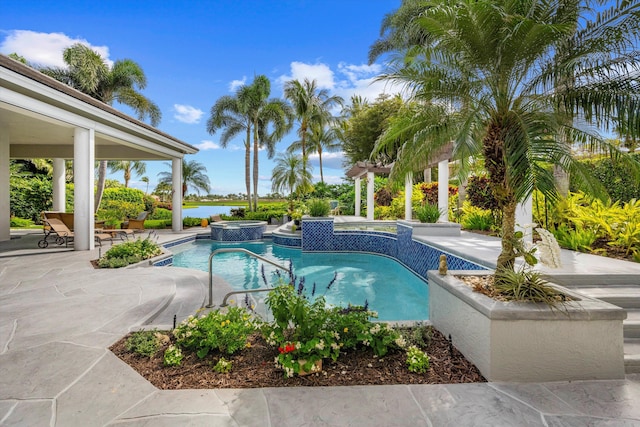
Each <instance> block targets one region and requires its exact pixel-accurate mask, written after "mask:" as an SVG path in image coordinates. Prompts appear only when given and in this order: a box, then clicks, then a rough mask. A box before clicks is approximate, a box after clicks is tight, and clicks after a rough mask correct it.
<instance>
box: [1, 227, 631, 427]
mask: <svg viewBox="0 0 640 427" xmlns="http://www.w3.org/2000/svg"><path fill="white" fill-rule="evenodd" d="M197 232H201V229H195V230H193V231H189V230H187V231H185V232H181V233H174V232H171V231H168V232H165V233H161V234H160V240H161V241H169V240H174V239H177V238H179V237H184V236H187V235H189V234H193V233H197ZM39 237H40V236H32V235H25V236H21V237H20V238H19V239H15V240H12V241H10V242H3V243H0V425H19V426H23V425H29V426H41V425H43V426H44V425H51V426H54V425H59V426H102V425H124V426H151V425H153V426H164V425H167V426H169V425H171V426H174V425H191V426H200V425H202V426H205V425H207V426H211V425H216V426H302V425H305V426H347V425H349V426H409V425H410V426H442V425H451V426H470V425H478V426H515V425H528V426H538V425H539V426H582V425H601V426H604V425H616V426H640V405H639V404H638V402H640V375H637V374H633V375H627V377H626V379H625V380H619V381H575V382H556V383H542V384H531V383H528V384H507V383H482V384H452V385H411V386H407V385H396V386H357V387H326V388H312V387H309V388H265V389H242V390H229V389H218V390H182V391H165V390H158V389H157V388H155V387H154V386H152V385H151V384H149V383H148V382H147V381H146V380H144V379H143V378H141V377H140V376H139V375H138V374H137V373H136V372H134V371H133V370H132V369H131V368H130V367H129V366H128V365H126V364H125V363H123V362H122V361H120V360H119V359H118V358H117V357H115V356H114V355H113V354H112V353H111V352H110V351H109V350H108V347H109V346H110V345H111V344H112V343H113V342H115V341H116V340H118V339H119V338H120V337H122V336H123V335H124V334H126V333H127V332H129V331H130V330H135V329H137V328H139V327H140V326H141V325H143V324H145V323H146V322H148V321H149V320H150V319H152V318H154V317H156V316H162V313H163V311H167V310H166V308H167V307H169V306H171V305H172V304H175V302H176V301H178V300H179V301H181V306H180V308H179V309H180V310H182V312H184V313H187V312H189V311H190V310H192V309H193V310H194V309H195V308H197V307H198V306H199V305H201V304H202V302H203V301H204V298H205V293H206V292H205V284H206V283H207V274H206V273H203V272H195V271H191V270H186V269H180V268H171V269H166V268H129V269H120V270H95V269H93V268H92V267H91V265H90V263H89V261H90V260H92V259H96V258H97V257H98V250H97V249H96V250H94V251H78V252H74V251H72V250H65V249H64V248H62V249H60V248H56V247H50V248H48V249H37V246H36V245H35V243H34V242H35V241H37V239H38V238H39ZM433 243H434V244H437V245H441V246H442V247H446V248H448V249H449V250H451V251H452V252H453V251H456V250H458V249H457V248H463V249H462V251H463V252H464V253H473V254H474V256H476V257H480V258H485V257H486V259H495V258H492V257H493V255H494V252H495V250H496V247H495V244H496V243H495V239H489V238H484V237H477V235H467V234H466V233H464V234H463V236H461V237H460V238H456V239H452V240H447V239H444V238H438V241H437V242H433ZM581 255H583V254H575V256H573V255H572V254H563V260H564V259H565V257H569V256H571V257H570V259H569V258H567V261H571V262H570V263H569V262H568V263H567V264H566V267H565V270H563V271H565V273H566V274H565V275H566V277H567V278H568V280H569V279H571V278H572V277H574V278H575V277H577V276H578V275H582V276H584V275H589V274H594V275H596V276H599V277H598V281H600V282H602V280H601V279H603V278H605V277H609V276H611V273H612V270H613V272H616V271H617V272H619V273H620V274H621V275H626V279H625V280H628V279H629V278H635V277H636V276H637V275H638V274H640V268H639V267H638V266H637V265H636V264H632V263H625V264H620V263H618V262H612V260H606V259H601V261H600V262H598V263H596V262H595V260H594V258H593V257H591V256H587V257H583V256H581ZM621 263H622V261H621ZM215 289H216V294H215V295H214V297H215V298H216V300H217V301H219V300H220V299H221V296H222V294H224V292H225V291H226V289H225V288H224V284H222V283H217V285H216V286H215ZM185 301H190V302H189V303H185ZM171 307H172V310H171V312H175V311H176V307H175V306H171ZM156 320H158V318H157V317H156Z"/></svg>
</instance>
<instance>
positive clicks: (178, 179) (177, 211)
mask: <svg viewBox="0 0 640 427" xmlns="http://www.w3.org/2000/svg"><path fill="white" fill-rule="evenodd" d="M171 177H172V184H173V197H172V200H171V204H172V205H173V208H172V209H173V210H172V215H171V229H172V230H173V231H182V159H181V158H179V157H174V158H173V159H172V160H171Z"/></svg>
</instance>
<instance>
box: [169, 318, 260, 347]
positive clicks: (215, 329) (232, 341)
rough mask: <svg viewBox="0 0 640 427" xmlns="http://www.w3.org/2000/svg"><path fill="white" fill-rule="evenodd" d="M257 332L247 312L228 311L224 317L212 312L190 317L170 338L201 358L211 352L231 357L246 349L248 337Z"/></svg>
mask: <svg viewBox="0 0 640 427" xmlns="http://www.w3.org/2000/svg"><path fill="white" fill-rule="evenodd" d="M257 328H258V322H257V321H256V320H255V319H254V318H252V316H251V315H250V313H249V312H248V311H247V309H245V308H242V307H230V308H229V309H228V310H227V312H226V313H222V312H221V311H220V310H215V311H211V312H210V313H209V314H207V315H203V316H200V317H196V316H189V317H188V318H187V319H185V320H184V321H182V323H180V325H178V327H176V328H175V329H174V330H173V335H174V336H175V338H176V342H177V344H178V345H180V346H182V347H184V348H188V349H191V350H195V351H196V354H197V355H198V357H200V358H203V357H205V356H206V355H207V354H209V352H210V351H212V350H218V351H220V352H225V353H227V354H233V353H235V352H236V351H239V350H241V349H243V348H245V347H247V343H248V342H249V341H248V338H249V335H251V334H252V333H254V332H255V331H256V330H257Z"/></svg>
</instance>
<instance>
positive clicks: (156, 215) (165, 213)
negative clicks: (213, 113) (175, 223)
mask: <svg viewBox="0 0 640 427" xmlns="http://www.w3.org/2000/svg"><path fill="white" fill-rule="evenodd" d="M172 215H173V212H172V211H170V210H169V209H165V208H156V210H155V211H154V212H153V213H152V214H149V216H148V217H147V218H148V219H147V220H152V219H171V218H172Z"/></svg>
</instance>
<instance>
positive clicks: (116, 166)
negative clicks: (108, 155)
mask: <svg viewBox="0 0 640 427" xmlns="http://www.w3.org/2000/svg"><path fill="white" fill-rule="evenodd" d="M107 165H108V166H109V168H110V169H111V172H119V171H122V172H124V187H125V188H128V187H129V181H130V180H131V173H132V172H133V173H135V174H136V175H142V174H143V173H145V172H146V171H147V165H146V163H145V162H140V161H129V160H112V161H109V162H108V163H107ZM148 181H149V178H147V182H148Z"/></svg>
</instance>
